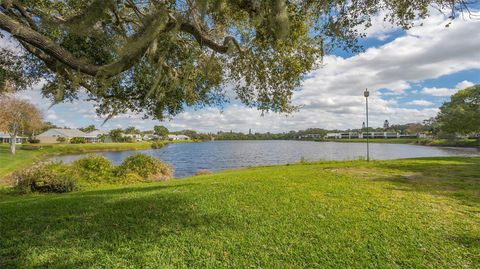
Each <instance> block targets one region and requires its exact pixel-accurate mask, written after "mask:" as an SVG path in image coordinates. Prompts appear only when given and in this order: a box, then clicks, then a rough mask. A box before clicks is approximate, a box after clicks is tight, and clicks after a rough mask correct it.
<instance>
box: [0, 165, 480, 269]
mask: <svg viewBox="0 0 480 269" xmlns="http://www.w3.org/2000/svg"><path fill="white" fill-rule="evenodd" d="M0 238H1V240H0V268H31V267H34V268H38V267H49V268H86V267H88V268H91V267H93V268H186V267H196V268H213V267H225V268H245V267H254V268H352V267H355V268H367V267H369V268H479V265H480V158H461V157H455V158H430V159H410V160H398V161H379V162H371V163H367V162H364V161H352V162H320V163H311V164H293V165H283V166H271V167H259V168H249V169H242V170H232V171H225V172H220V173H216V174H211V175H205V176H198V177H192V178H188V179H183V180H172V181H169V182H161V183H149V184H139V185H132V186H124V187H109V188H105V187H104V188H101V189H95V190H89V191H82V192H77V193H70V194H58V195H54V194H50V195H38V194H37V195H26V196H16V195H13V194H9V193H8V191H6V190H4V191H3V192H1V193H0Z"/></svg>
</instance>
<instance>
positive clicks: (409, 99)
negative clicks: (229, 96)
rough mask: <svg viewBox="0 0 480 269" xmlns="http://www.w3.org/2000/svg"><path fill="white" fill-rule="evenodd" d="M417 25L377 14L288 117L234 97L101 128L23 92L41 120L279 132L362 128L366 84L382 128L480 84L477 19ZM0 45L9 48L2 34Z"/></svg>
mask: <svg viewBox="0 0 480 269" xmlns="http://www.w3.org/2000/svg"><path fill="white" fill-rule="evenodd" d="M473 12H474V15H476V16H477V17H479V16H480V12H476V11H473ZM422 22H423V25H422V26H417V27H414V28H412V29H410V30H407V31H404V30H402V29H398V28H395V27H392V26H391V25H389V24H388V23H386V22H384V21H383V20H382V19H380V18H378V19H375V20H374V24H373V26H372V27H371V28H369V29H367V30H366V33H367V37H366V38H365V39H362V40H361V44H362V45H363V46H364V48H365V50H364V51H363V52H361V53H358V54H352V53H349V52H345V51H336V52H335V53H333V54H332V55H328V56H326V57H325V58H324V59H323V64H322V66H321V67H320V68H319V69H317V70H314V71H312V72H311V73H310V74H308V75H307V76H306V79H305V80H304V81H303V83H302V86H301V87H300V88H299V89H298V90H297V91H296V92H295V93H294V95H293V99H292V102H293V104H295V105H298V106H300V111H299V112H295V113H293V114H291V115H288V116H286V115H283V114H275V113H267V114H265V115H263V116H262V113H261V112H260V111H258V110H256V109H252V108H247V107H245V106H243V105H241V104H239V103H238V102H236V101H235V100H233V101H232V102H231V103H230V104H226V105H225V106H224V107H223V108H222V109H219V108H203V109H200V110H194V109H187V110H186V111H185V112H183V113H181V114H179V115H177V116H175V117H174V118H173V119H171V120H166V121H163V122H160V121H158V120H150V119H143V115H141V114H138V115H137V114H122V115H118V116H117V117H115V118H113V119H111V120H109V121H108V122H107V123H105V124H104V125H102V126H101V124H102V123H103V121H104V118H101V117H98V116H97V115H96V114H95V111H94V108H93V105H92V103H89V102H86V101H83V100H77V101H75V102H73V103H63V104H58V105H55V106H53V107H51V108H50V101H49V100H45V99H42V98H41V95H40V91H39V89H40V88H41V84H39V85H35V86H34V87H33V88H32V89H31V90H29V91H26V92H22V93H21V95H20V96H21V97H22V98H25V99H28V100H30V101H32V102H33V103H34V104H36V105H37V106H38V107H39V108H41V109H42V110H43V113H44V118H45V121H50V122H52V123H55V124H57V125H59V126H68V127H72V128H78V127H82V126H87V125H89V124H95V125H96V126H97V127H98V128H100V129H105V130H108V129H113V128H126V127H128V126H135V127H136V128H138V129H140V130H149V129H152V128H153V126H154V125H164V126H166V127H167V128H168V129H170V130H172V131H178V130H183V129H193V130H197V131H201V132H217V131H230V130H233V131H239V132H245V133H246V132H248V131H249V129H252V131H253V132H275V133H276V132H288V131H290V130H302V129H306V128H325V129H356V128H360V127H361V126H362V123H363V122H364V121H365V98H364V97H363V91H364V90H365V89H366V88H368V89H369V91H370V98H369V116H370V120H369V121H370V126H372V127H380V126H383V122H384V121H385V120H388V121H389V122H390V124H405V123H410V122H421V121H422V120H424V119H427V118H430V117H433V116H435V115H436V114H437V112H438V108H439V106H441V105H442V103H443V102H445V101H448V100H449V97H450V96H451V95H452V94H454V93H456V92H457V91H458V90H461V89H464V88H466V87H469V86H472V85H474V84H478V83H480V47H479V44H480V34H479V30H478V29H480V19H478V18H477V19H474V18H470V17H469V16H463V17H459V18H457V19H455V20H454V21H453V22H451V23H450V24H449V22H450V21H449V20H448V18H446V17H445V16H444V15H443V14H433V15H431V16H430V17H429V18H427V19H426V20H424V21H422ZM418 24H420V23H418ZM447 24H449V26H448V27H446V25H447ZM1 42H3V44H0V45H3V46H7V45H8V44H6V43H5V42H8V41H6V40H5V39H1Z"/></svg>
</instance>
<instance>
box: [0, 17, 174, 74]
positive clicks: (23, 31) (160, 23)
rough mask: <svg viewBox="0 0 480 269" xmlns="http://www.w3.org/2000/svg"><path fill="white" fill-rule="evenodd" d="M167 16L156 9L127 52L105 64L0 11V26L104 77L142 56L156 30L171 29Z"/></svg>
mask: <svg viewBox="0 0 480 269" xmlns="http://www.w3.org/2000/svg"><path fill="white" fill-rule="evenodd" d="M167 18H171V17H169V16H166V13H165V10H161V9H160V10H159V11H158V12H155V13H154V14H152V16H151V18H150V20H151V21H150V22H149V23H147V24H145V25H147V27H145V28H144V29H143V31H141V32H139V34H137V35H136V36H134V37H133V38H132V39H131V40H130V41H129V42H127V45H126V47H128V48H129V49H130V50H129V51H131V52H130V53H128V54H127V55H124V56H122V57H121V58H120V59H119V60H117V61H115V62H112V63H109V64H106V65H94V64H90V63H87V62H84V61H82V60H80V59H78V58H76V57H75V56H74V55H73V54H71V53H70V52H69V51H67V50H66V49H64V48H63V47H61V46H59V45H58V44H56V43H55V42H54V41H52V40H51V39H49V38H48V37H46V36H44V35H42V34H41V33H39V32H37V31H35V30H33V29H31V28H29V27H27V26H24V25H22V24H21V23H19V22H17V21H16V20H14V19H12V18H10V17H9V16H7V15H6V14H4V13H2V12H0V28H1V29H3V30H5V31H7V32H9V33H10V34H11V35H12V36H14V37H15V38H17V39H18V40H20V41H23V42H25V43H28V44H30V45H32V46H34V47H36V48H38V49H40V50H42V51H43V52H44V53H46V54H48V55H50V56H51V57H53V58H55V59H56V60H58V61H59V62H61V63H63V64H65V65H66V66H68V67H70V68H72V69H74V70H78V71H80V72H82V73H84V74H87V75H91V76H99V77H103V78H108V77H112V76H115V75H117V74H119V73H121V72H123V71H125V70H128V69H130V68H131V67H132V66H133V65H134V64H135V63H136V62H137V61H138V59H140V58H141V57H142V56H143V54H144V53H145V52H146V50H147V49H148V47H149V46H150V44H151V43H152V42H153V40H155V39H156V38H157V37H158V35H159V34H160V33H162V32H167V31H170V30H172V29H173V28H174V26H175V23H174V22H168V23H167V22H166V21H167V20H168V19H167Z"/></svg>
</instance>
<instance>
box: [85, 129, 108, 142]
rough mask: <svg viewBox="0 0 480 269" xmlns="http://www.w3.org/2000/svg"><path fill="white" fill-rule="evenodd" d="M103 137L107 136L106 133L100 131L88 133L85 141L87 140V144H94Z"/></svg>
mask: <svg viewBox="0 0 480 269" xmlns="http://www.w3.org/2000/svg"><path fill="white" fill-rule="evenodd" d="M104 135H108V132H107V131H101V130H95V131H92V132H90V133H87V134H86V136H85V139H87V141H88V142H92V143H96V142H99V141H100V138H101V137H102V136H104Z"/></svg>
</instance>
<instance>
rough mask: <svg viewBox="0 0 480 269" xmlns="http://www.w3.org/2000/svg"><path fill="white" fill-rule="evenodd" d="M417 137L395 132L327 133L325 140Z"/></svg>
mask: <svg viewBox="0 0 480 269" xmlns="http://www.w3.org/2000/svg"><path fill="white" fill-rule="evenodd" d="M417 137H418V135H401V134H399V133H395V132H365V133H356V132H349V133H327V135H326V138H327V139H354V138H384V139H388V138H417Z"/></svg>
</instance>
